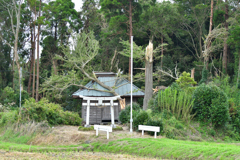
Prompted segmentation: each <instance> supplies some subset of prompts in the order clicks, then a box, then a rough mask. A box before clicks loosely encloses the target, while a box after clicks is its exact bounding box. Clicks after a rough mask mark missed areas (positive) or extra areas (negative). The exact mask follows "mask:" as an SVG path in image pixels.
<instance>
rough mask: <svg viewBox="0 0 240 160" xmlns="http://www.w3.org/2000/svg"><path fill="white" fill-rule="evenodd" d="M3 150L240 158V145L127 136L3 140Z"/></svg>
mask: <svg viewBox="0 0 240 160" xmlns="http://www.w3.org/2000/svg"><path fill="white" fill-rule="evenodd" d="M0 149H5V150H17V151H37V152H41V151H78V150H85V149H86V150H91V151H95V152H97V151H99V152H111V153H124V154H135V155H139V156H146V157H158V158H178V159H196V158H200V159H217V158H218V159H224V160H225V159H240V146H237V145H236V144H225V143H222V144H218V143H213V142H212V143H211V142H192V141H180V140H171V139H165V138H163V139H153V138H148V139H143V138H141V139H140V138H136V139H134V138H126V139H121V140H117V141H111V142H109V143H106V144H102V143H99V142H98V143H92V144H88V145H86V144H85V145H80V146H61V147H59V146H58V147H54V146H52V147H40V146H29V145H24V144H14V143H8V142H0Z"/></svg>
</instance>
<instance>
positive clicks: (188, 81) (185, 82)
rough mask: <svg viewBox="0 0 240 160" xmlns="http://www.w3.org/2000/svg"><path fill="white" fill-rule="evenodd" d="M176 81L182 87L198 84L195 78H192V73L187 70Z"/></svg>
mask: <svg viewBox="0 0 240 160" xmlns="http://www.w3.org/2000/svg"><path fill="white" fill-rule="evenodd" d="M176 82H177V84H179V86H180V87H181V88H184V89H186V88H188V87H191V86H192V85H196V84H197V82H196V81H194V79H193V78H191V75H190V73H187V72H186V71H184V72H183V73H182V75H181V76H180V77H179V78H178V79H177V80H176Z"/></svg>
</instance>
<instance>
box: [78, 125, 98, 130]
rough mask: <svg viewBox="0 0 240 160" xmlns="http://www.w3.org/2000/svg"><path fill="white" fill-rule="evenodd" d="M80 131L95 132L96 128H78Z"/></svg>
mask: <svg viewBox="0 0 240 160" xmlns="http://www.w3.org/2000/svg"><path fill="white" fill-rule="evenodd" d="M78 130H79V131H94V127H93V126H90V127H83V126H80V127H78Z"/></svg>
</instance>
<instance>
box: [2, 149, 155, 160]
mask: <svg viewBox="0 0 240 160" xmlns="http://www.w3.org/2000/svg"><path fill="white" fill-rule="evenodd" d="M0 157H1V160H8V159H18V160H25V159H32V160H41V159H44V160H46V159H47V160H55V159H63V160H65V159H66V160H75V159H79V160H80V159H81V160H95V159H101V160H109V159H113V160H115V159H116V160H129V159H132V160H148V159H151V158H142V157H138V156H132V155H127V154H111V153H102V152H63V153H59V152H57V153H56V152H50V153H31V152H16V151H11V152H7V151H1V150H0Z"/></svg>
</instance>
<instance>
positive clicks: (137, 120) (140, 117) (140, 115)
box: [133, 110, 149, 129]
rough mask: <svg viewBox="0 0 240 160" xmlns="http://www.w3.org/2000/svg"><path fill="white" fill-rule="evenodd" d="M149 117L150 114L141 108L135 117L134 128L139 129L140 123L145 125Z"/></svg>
mask: <svg viewBox="0 0 240 160" xmlns="http://www.w3.org/2000/svg"><path fill="white" fill-rule="evenodd" d="M148 119H149V115H148V113H147V112H146V111H143V110H141V111H140V112H139V113H138V114H137V116H136V117H135V118H134V119H133V128H134V129H138V125H143V124H144V122H145V121H147V120H148Z"/></svg>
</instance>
